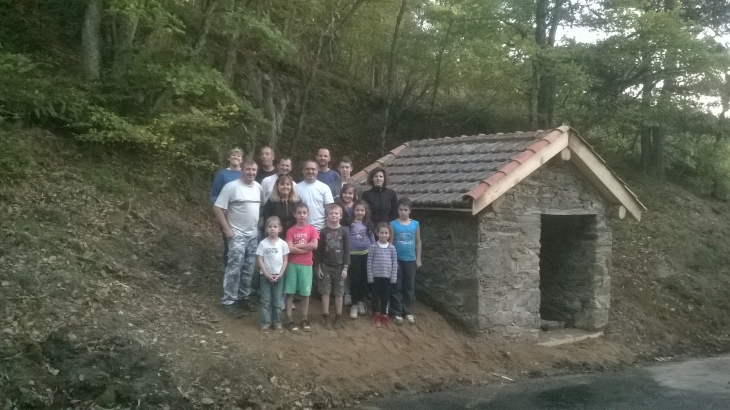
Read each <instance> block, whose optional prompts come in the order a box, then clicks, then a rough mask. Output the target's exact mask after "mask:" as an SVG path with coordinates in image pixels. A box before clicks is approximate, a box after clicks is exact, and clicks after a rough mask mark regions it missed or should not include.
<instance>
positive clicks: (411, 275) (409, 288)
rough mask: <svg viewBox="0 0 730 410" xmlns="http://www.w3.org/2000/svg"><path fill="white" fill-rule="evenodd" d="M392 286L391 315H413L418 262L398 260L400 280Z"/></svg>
mask: <svg viewBox="0 0 730 410" xmlns="http://www.w3.org/2000/svg"><path fill="white" fill-rule="evenodd" d="M391 286H392V287H391V291H390V292H391V293H390V314H391V315H393V316H403V315H412V314H413V302H415V300H416V261H402V260H400V259H398V280H397V282H396V283H395V284H394V285H391Z"/></svg>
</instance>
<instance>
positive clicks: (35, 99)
mask: <svg viewBox="0 0 730 410" xmlns="http://www.w3.org/2000/svg"><path fill="white" fill-rule="evenodd" d="M47 70H48V66H47V65H46V64H41V63H38V62H35V61H33V60H32V59H31V58H30V57H28V56H25V55H22V54H13V53H8V52H6V51H3V50H2V48H0V121H2V120H3V119H6V120H7V119H25V120H31V121H38V122H46V121H49V120H58V121H61V122H65V121H74V120H76V119H77V118H78V117H79V115H80V113H81V112H83V110H84V109H85V107H86V106H87V105H88V104H89V100H88V96H87V93H86V91H85V90H83V89H81V88H80V87H78V86H75V85H74V84H73V83H71V82H70V81H69V80H68V79H67V78H63V77H61V78H50V77H49V76H48V72H47Z"/></svg>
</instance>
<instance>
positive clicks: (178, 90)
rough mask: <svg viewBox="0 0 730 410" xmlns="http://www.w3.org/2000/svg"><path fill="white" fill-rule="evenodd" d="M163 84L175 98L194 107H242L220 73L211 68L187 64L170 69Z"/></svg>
mask: <svg viewBox="0 0 730 410" xmlns="http://www.w3.org/2000/svg"><path fill="white" fill-rule="evenodd" d="M165 84H166V86H167V87H169V88H170V90H171V91H172V94H173V96H174V97H176V98H183V99H185V101H186V102H187V103H188V104H192V105H194V106H203V107H213V106H215V105H216V104H222V105H236V106H241V105H243V100H242V99H241V97H239V96H238V95H237V94H236V93H235V92H234V91H233V90H232V89H231V88H230V87H229V86H228V84H227V83H226V80H225V79H224V78H223V76H222V75H221V73H220V72H219V71H217V70H215V69H213V68H211V67H206V66H204V65H201V64H197V63H188V64H184V65H180V66H177V67H174V68H172V70H171V71H169V72H168V74H167V75H166V76H165Z"/></svg>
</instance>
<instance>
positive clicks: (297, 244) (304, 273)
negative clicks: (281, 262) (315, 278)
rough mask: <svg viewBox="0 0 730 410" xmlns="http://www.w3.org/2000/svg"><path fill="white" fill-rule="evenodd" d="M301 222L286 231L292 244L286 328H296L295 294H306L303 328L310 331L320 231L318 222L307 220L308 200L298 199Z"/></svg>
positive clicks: (287, 271)
mask: <svg viewBox="0 0 730 410" xmlns="http://www.w3.org/2000/svg"><path fill="white" fill-rule="evenodd" d="M294 214H295V215H296V217H297V224H296V225H294V226H292V227H291V228H290V229H289V231H287V233H286V244H287V245H289V255H290V256H289V266H287V268H286V275H285V276H284V292H285V293H286V328H287V329H289V330H290V331H292V332H296V331H298V330H299V328H297V327H296V325H295V324H294V321H293V320H292V317H291V311H292V303H293V302H294V295H295V294H297V293H298V294H299V295H300V296H302V329H303V330H304V331H305V332H309V331H311V330H312V328H311V327H310V326H309V320H307V314H308V313H309V295H310V294H311V293H312V251H314V250H315V249H317V243H318V241H319V234H318V233H317V230H316V229H315V228H314V226H312V225H310V224H308V223H307V218H308V217H309V208H308V207H307V204H305V203H301V202H300V203H298V204H297V205H296V208H295V209H294Z"/></svg>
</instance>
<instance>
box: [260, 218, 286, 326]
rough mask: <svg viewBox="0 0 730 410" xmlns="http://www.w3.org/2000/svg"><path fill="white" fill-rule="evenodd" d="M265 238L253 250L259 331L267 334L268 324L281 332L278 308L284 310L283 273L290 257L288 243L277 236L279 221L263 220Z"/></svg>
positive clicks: (279, 227)
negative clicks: (258, 287) (257, 276)
mask: <svg viewBox="0 0 730 410" xmlns="http://www.w3.org/2000/svg"><path fill="white" fill-rule="evenodd" d="M265 230H266V235H267V236H266V238H264V240H263V241H261V242H260V243H259V247H258V248H257V249H256V264H257V265H258V267H259V269H261V275H262V276H263V277H262V278H261V290H260V295H261V333H269V329H271V325H272V324H273V325H274V330H276V331H277V332H279V333H281V332H283V331H284V329H283V328H282V327H281V311H282V309H284V272H286V265H287V262H288V259H289V256H288V255H289V245H287V243H286V241H284V240H282V239H280V238H279V232H281V220H279V217H278V216H272V217H270V218H269V219H267V220H266V227H265Z"/></svg>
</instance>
